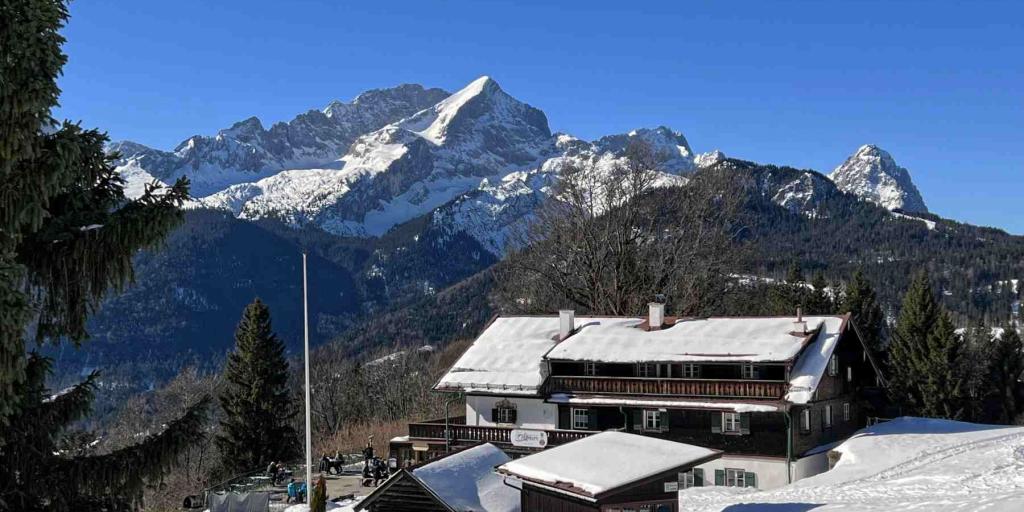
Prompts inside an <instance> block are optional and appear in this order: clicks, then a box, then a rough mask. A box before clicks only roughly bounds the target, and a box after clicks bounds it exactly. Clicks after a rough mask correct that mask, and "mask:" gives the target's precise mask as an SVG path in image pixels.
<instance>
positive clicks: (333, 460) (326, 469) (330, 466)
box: [318, 452, 345, 475]
mask: <svg viewBox="0 0 1024 512" xmlns="http://www.w3.org/2000/svg"><path fill="white" fill-rule="evenodd" d="M344 469H345V456H344V455H342V454H341V452H334V457H328V456H327V454H326V453H325V454H323V456H322V457H320V467H319V469H318V471H320V472H321V473H326V474H328V475H329V474H331V471H332V470H333V471H334V474H335V475H340V474H341V472H342V471H343V470H344Z"/></svg>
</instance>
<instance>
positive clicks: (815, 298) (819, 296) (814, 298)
mask: <svg viewBox="0 0 1024 512" xmlns="http://www.w3.org/2000/svg"><path fill="white" fill-rule="evenodd" d="M811 288H812V289H811V293H810V296H809V297H808V298H807V304H805V308H806V311H807V313H808V314H811V315H830V314H833V313H835V304H834V302H833V300H832V295H831V293H830V290H829V289H828V282H827V281H825V274H822V273H821V272H817V273H815V274H814V278H812V279H811Z"/></svg>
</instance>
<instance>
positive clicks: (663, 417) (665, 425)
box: [658, 411, 669, 432]
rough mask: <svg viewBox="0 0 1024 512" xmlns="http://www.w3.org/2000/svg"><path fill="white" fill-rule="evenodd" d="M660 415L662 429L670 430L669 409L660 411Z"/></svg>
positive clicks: (664, 430) (663, 430)
mask: <svg viewBox="0 0 1024 512" xmlns="http://www.w3.org/2000/svg"><path fill="white" fill-rule="evenodd" d="M658 415H659V416H661V431H662V432H668V431H669V428H668V411H664V412H659V413H658Z"/></svg>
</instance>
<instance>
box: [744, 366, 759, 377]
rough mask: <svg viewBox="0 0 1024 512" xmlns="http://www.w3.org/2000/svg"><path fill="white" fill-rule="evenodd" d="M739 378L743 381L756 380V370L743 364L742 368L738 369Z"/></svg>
mask: <svg viewBox="0 0 1024 512" xmlns="http://www.w3.org/2000/svg"><path fill="white" fill-rule="evenodd" d="M740 376H741V377H742V378H744V379H756V378H757V368H755V367H754V365H752V364H744V365H743V366H742V367H740Z"/></svg>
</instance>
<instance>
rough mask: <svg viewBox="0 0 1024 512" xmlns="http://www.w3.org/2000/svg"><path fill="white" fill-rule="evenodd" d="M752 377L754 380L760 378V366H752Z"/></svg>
mask: <svg viewBox="0 0 1024 512" xmlns="http://www.w3.org/2000/svg"><path fill="white" fill-rule="evenodd" d="M753 377H754V380H761V367H760V366H755V367H754V375H753Z"/></svg>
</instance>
